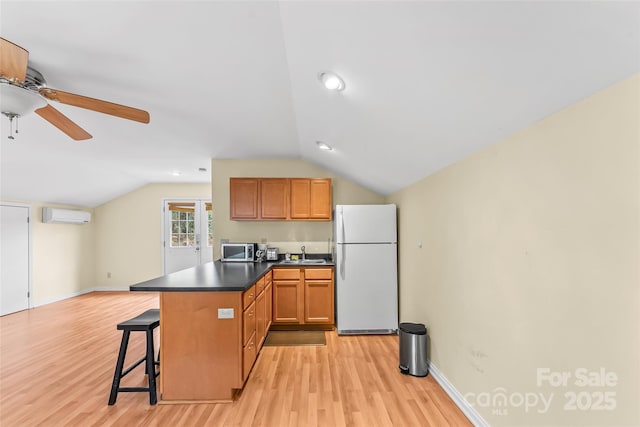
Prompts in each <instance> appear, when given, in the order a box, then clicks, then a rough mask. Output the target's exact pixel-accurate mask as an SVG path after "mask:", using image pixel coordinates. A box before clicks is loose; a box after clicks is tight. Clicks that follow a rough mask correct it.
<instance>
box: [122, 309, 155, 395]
mask: <svg viewBox="0 0 640 427" xmlns="http://www.w3.org/2000/svg"><path fill="white" fill-rule="evenodd" d="M159 325H160V310H158V309H157V308H154V309H150V310H147V311H145V312H144V313H142V314H140V315H138V316H136V317H134V318H132V319H129V320H126V321H124V322H122V323H118V330H121V331H123V332H122V342H121V343H120V351H119V352H118V361H117V362H116V370H115V372H114V374H113V383H112V384H111V394H110V396H109V405H113V404H115V403H116V398H117V397H118V392H138V391H148V392H149V404H151V405H155V404H156V403H157V402H158V397H157V394H156V377H157V376H158V375H159V374H160V372H156V365H159V364H160V363H159V362H156V361H155V357H154V354H155V350H154V347H153V330H154V329H155V328H157V327H158V326H159ZM136 331H139V332H145V333H146V336H147V351H146V354H145V356H144V357H143V358H141V359H140V360H138V361H136V362H135V363H134V364H133V365H131V366H129V367H128V368H126V369H124V358H125V356H126V354H127V347H128V345H129V335H130V334H131V332H136ZM145 361H146V363H145V373H146V374H147V376H148V377H149V386H148V387H120V380H121V379H122V378H123V377H124V376H125V375H127V374H128V373H129V372H131V371H132V370H133V369H134V368H135V367H137V366H138V365H140V364H141V363H142V362H145Z"/></svg>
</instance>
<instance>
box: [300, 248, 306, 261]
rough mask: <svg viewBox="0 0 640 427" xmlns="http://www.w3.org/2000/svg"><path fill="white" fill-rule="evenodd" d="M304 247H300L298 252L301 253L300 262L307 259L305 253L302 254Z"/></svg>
mask: <svg viewBox="0 0 640 427" xmlns="http://www.w3.org/2000/svg"><path fill="white" fill-rule="evenodd" d="M304 249H305V248H304V246H302V247H300V251H301V252H302V260H303V261H304V260H305V259H307V257H306V255H305V253H304Z"/></svg>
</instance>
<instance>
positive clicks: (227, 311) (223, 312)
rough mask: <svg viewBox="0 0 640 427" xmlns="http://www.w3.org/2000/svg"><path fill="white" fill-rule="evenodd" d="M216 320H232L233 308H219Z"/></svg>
mask: <svg viewBox="0 0 640 427" xmlns="http://www.w3.org/2000/svg"><path fill="white" fill-rule="evenodd" d="M218 319H233V308H219V309H218Z"/></svg>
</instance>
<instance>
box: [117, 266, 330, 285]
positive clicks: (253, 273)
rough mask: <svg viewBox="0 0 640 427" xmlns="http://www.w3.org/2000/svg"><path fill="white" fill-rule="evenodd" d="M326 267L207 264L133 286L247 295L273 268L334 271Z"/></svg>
mask: <svg viewBox="0 0 640 427" xmlns="http://www.w3.org/2000/svg"><path fill="white" fill-rule="evenodd" d="M333 265H334V264H333V262H330V261H327V263H326V264H280V263H279V262H275V261H274V262H268V261H265V262H220V261H215V262H208V263H206V264H203V265H199V266H196V267H192V268H188V269H186V270H181V271H176V272H175V273H171V274H167V275H166V276H161V277H157V278H155V279H151V280H147V281H144V282H140V283H136V284H135V285H131V286H130V287H129V289H130V290H131V291H144V292H238V291H239V292H244V291H246V290H247V289H249V288H250V287H251V285H253V284H254V283H255V282H256V281H257V280H258V279H260V278H261V277H262V276H264V275H265V274H266V273H268V272H269V270H270V269H271V268H272V267H295V268H300V267H317V266H322V267H331V266H333Z"/></svg>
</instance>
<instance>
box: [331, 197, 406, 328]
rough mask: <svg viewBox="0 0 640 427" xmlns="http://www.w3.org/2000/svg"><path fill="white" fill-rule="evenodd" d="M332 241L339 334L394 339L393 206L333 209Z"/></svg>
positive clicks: (395, 261) (395, 258)
mask: <svg viewBox="0 0 640 427" xmlns="http://www.w3.org/2000/svg"><path fill="white" fill-rule="evenodd" d="M334 238H335V242H336V248H335V250H336V256H335V261H336V323H337V327H338V334H339V335H347V334H394V333H397V330H398V273H397V270H398V250H397V230H396V205H394V204H389V205H337V206H336V212H335V236H334Z"/></svg>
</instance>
